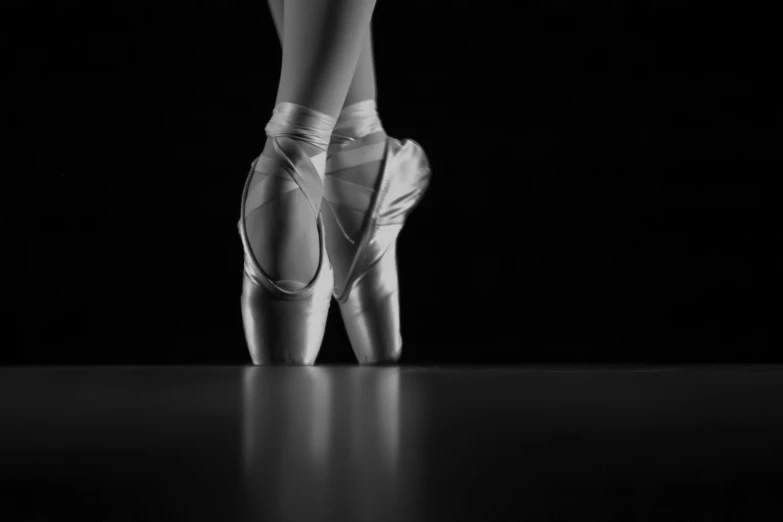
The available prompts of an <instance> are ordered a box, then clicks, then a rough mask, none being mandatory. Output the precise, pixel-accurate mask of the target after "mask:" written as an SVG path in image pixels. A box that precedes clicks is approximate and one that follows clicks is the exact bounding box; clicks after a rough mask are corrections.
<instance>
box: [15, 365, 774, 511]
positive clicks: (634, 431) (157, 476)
mask: <svg viewBox="0 0 783 522" xmlns="http://www.w3.org/2000/svg"><path fill="white" fill-rule="evenodd" d="M0 423H1V424H0V503H1V504H2V513H3V514H7V513H9V512H10V513H12V514H13V516H12V517H10V518H6V520H9V521H11V520H13V521H14V522H26V521H44V520H60V519H62V518H63V517H64V516H66V515H68V516H77V517H78V518H77V520H82V521H83V520H100V521H106V522H108V521H146V520H166V521H173V520H210V521H232V520H258V521H261V520H263V521H278V520H292V521H298V520H318V521H324V520H335V521H353V520H356V521H385V520H400V521H419V520H421V521H425V520H426V521H431V520H601V521H609V520H639V521H642V520H645V521H646V520H666V521H672V520H688V521H693V520H732V521H733V520H753V521H762V520H783V503H782V501H781V497H782V495H781V492H783V367H780V366H756V367H731V366H713V367H705V366H700V367H678V368H673V367H649V368H646V369H645V368H628V367H611V368H607V367H604V368H600V367H584V366H583V367H542V366H537V367H506V368H489V367H475V368H473V367H402V368H361V367H343V366H321V367H311V368H290V367H289V368H261V367H228V366H223V367H219V366H216V367H205V366H202V367H140V366H137V367H48V368H46V367H38V368H36V367H26V368H25V367H18V368H13V367H6V368H0ZM9 510H10V511H9Z"/></svg>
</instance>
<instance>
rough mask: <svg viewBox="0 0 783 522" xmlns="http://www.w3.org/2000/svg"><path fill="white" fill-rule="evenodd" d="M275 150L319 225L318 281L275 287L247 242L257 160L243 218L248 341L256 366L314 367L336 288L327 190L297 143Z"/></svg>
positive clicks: (282, 143)
mask: <svg viewBox="0 0 783 522" xmlns="http://www.w3.org/2000/svg"><path fill="white" fill-rule="evenodd" d="M274 146H275V147H274V148H275V152H276V154H277V155H278V156H279V157H280V158H282V160H283V166H282V167H281V168H282V169H283V170H285V172H286V173H287V174H288V175H289V176H290V177H291V178H292V179H293V180H294V181H295V182H296V183H297V185H298V186H299V189H300V190H302V192H304V195H305V197H306V198H307V200H308V201H309V203H310V207H311V208H312V210H313V215H314V216H315V219H316V224H317V226H318V236H319V240H318V242H319V249H320V259H319V261H318V268H317V270H316V274H315V277H314V279H313V280H312V281H311V282H310V283H308V284H307V285H306V286H305V287H304V288H301V289H298V290H293V291H292V289H291V288H288V289H286V288H283V287H285V286H286V285H285V284H284V283H283V282H278V283H277V284H276V283H275V282H273V281H272V280H271V279H270V278H269V276H267V275H266V274H265V273H264V271H263V269H262V268H261V267H260V266H259V264H258V261H257V260H256V258H255V256H254V255H253V251H252V249H251V247H250V243H249V241H248V238H247V229H246V223H245V202H246V201H247V196H248V190H249V188H250V180H251V179H252V178H253V172H254V170H255V167H256V163H258V158H256V160H255V161H254V162H253V165H252V167H251V169H250V174H249V175H248V177H247V180H246V181H245V188H244V190H243V191H242V213H241V217H240V219H239V235H240V237H241V238H242V246H243V248H244V253H245V266H244V277H243V282H242V320H243V323H244V328H245V339H246V340H247V346H248V350H249V351H250V357H251V358H252V359H253V364H258V365H261V364H293V365H312V364H314V363H315V358H316V356H317V355H318V351H319V350H320V348H321V341H322V340H323V335H324V329H325V328H326V317H327V314H328V312H329V304H330V303H331V299H332V295H331V292H332V287H333V285H334V277H333V274H332V267H331V265H330V264H329V259H328V256H327V252H326V242H325V240H324V225H323V222H322V220H321V217H320V205H321V201H322V197H323V185H322V182H321V177H320V176H319V174H318V172H317V171H316V169H315V167H314V166H313V163H312V161H311V160H310V158H308V157H307V156H306V155H305V154H304V152H303V151H302V150H301V149H300V148H299V146H298V145H297V144H296V142H295V141H294V140H292V139H290V138H274ZM272 197H274V196H272ZM269 199H271V197H270V198H269Z"/></svg>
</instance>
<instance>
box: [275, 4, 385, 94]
mask: <svg viewBox="0 0 783 522" xmlns="http://www.w3.org/2000/svg"><path fill="white" fill-rule="evenodd" d="M268 1H269V11H270V12H271V13H272V19H273V21H274V24H275V29H276V30H277V37H278V38H279V39H280V42H281V44H282V42H283V31H284V27H283V23H284V19H285V12H284V11H285V6H284V4H285V1H284V0H268ZM376 96H377V84H376V81H375V60H374V57H373V49H372V28H371V27H370V23H368V24H367V35H366V36H365V37H364V39H363V41H362V53H361V55H360V56H359V61H358V62H357V64H356V69H355V70H354V73H353V78H352V79H351V86H350V87H349V89H348V94H347V95H346V97H345V102H344V103H343V107H348V106H349V105H353V104H354V103H357V102H360V101H364V100H374V99H375V98H376Z"/></svg>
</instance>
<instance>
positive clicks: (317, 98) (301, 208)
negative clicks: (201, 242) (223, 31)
mask: <svg viewBox="0 0 783 522" xmlns="http://www.w3.org/2000/svg"><path fill="white" fill-rule="evenodd" d="M375 1H376V0H284V2H283V11H284V12H285V13H286V16H285V18H284V19H283V20H280V21H278V20H277V19H276V20H275V25H276V27H278V31H280V28H282V36H283V38H282V39H281V40H282V47H283V64H282V70H281V73H280V83H279V84H278V92H277V98H276V101H275V103H279V102H290V103H294V104H297V105H302V106H304V107H308V108H310V109H312V110H315V111H318V112H321V113H324V114H326V115H328V116H331V117H333V118H335V119H336V118H337V116H338V115H339V114H340V110H341V109H342V107H343V104H344V102H345V100H346V96H347V95H348V92H349V90H350V87H351V83H352V79H353V76H354V71H355V70H356V65H357V62H358V61H359V57H360V55H361V54H362V50H363V49H362V45H363V43H364V42H365V40H366V37H367V32H368V31H367V29H368V27H369V25H370V19H371V18H372V12H373V9H374V8H375ZM278 7H279V6H278ZM270 8H272V5H271V4H270ZM272 12H273V13H274V8H272ZM278 24H279V25H278ZM300 147H301V149H302V151H303V152H304V153H305V154H307V155H308V156H311V157H312V156H315V155H317V154H319V153H322V152H324V151H323V150H321V149H319V148H318V147H316V146H315V145H311V144H309V143H305V142H301V143H300ZM262 154H263V155H265V156H269V157H273V156H274V154H275V153H274V145H273V142H272V140H271V139H269V138H267V140H266V143H265V146H264V151H263V153H262ZM247 228H248V236H249V237H250V238H251V246H252V248H253V251H254V253H255V254H256V257H257V258H258V261H259V263H260V264H261V266H262V267H263V268H264V270H265V271H266V272H267V274H268V275H269V276H270V278H272V279H273V280H286V281H288V280H291V281H299V282H303V283H304V282H307V281H310V280H311V279H312V278H313V277H314V276H315V273H316V270H317V267H318V261H319V259H320V251H319V248H318V245H319V235H318V230H317V228H316V226H315V221H314V219H313V215H312V210H311V209H310V206H309V203H308V201H307V199H306V198H305V196H304V194H303V193H302V192H301V191H299V190H294V191H291V192H288V193H286V194H285V195H283V196H281V197H280V198H278V199H276V200H274V201H271V202H269V203H267V204H266V205H264V206H263V207H262V208H260V209H258V210H257V211H256V212H254V213H253V214H251V215H250V216H249V218H248V219H247Z"/></svg>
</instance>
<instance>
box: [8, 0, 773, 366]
mask: <svg viewBox="0 0 783 522" xmlns="http://www.w3.org/2000/svg"><path fill="white" fill-rule="evenodd" d="M512 6H513V8H512ZM2 10H3V25H6V26H7V27H6V29H7V31H4V33H3V34H4V35H5V36H4V38H5V40H6V47H7V48H8V49H10V50H11V53H10V55H9V57H8V58H7V60H5V65H4V68H5V70H6V72H7V75H6V77H5V79H4V80H3V86H2V92H3V96H2V103H3V111H4V112H5V114H6V116H5V117H4V125H7V127H8V130H10V131H11V132H10V138H7V139H6V143H5V148H6V152H4V153H3V160H2V161H3V162H4V163H5V168H4V172H5V174H4V175H3V177H4V179H3V186H4V189H3V192H4V200H5V201H4V202H3V203H4V204H3V215H2V221H3V236H4V256H3V257H4V260H5V262H6V263H7V266H8V268H7V269H6V270H5V273H6V281H5V288H6V291H5V292H3V293H4V300H5V301H6V305H10V306H6V309H7V312H6V316H5V317H6V320H7V322H6V326H5V327H4V328H5V331H6V332H7V333H6V335H5V336H4V337H5V339H6V340H7V341H6V342H5V343H4V346H3V348H2V350H1V351H0V353H1V354H2V355H0V357H2V362H3V363H6V364H36V363H46V364H69V363H74V364H92V363H95V364H98V363H100V364H115V363H116V364H120V363H134V364H135V363H139V364H141V363H155V364H161V363H183V364H184V363H199V364H203V363H218V364H221V363H225V364H248V363H249V362H250V359H249V356H248V354H247V351H246V348H245V345H244V338H243V334H242V325H241V317H240V313H239V296H240V291H241V274H242V272H241V271H242V248H241V243H240V240H239V237H238V235H237V230H236V223H237V220H238V218H239V205H240V195H241V190H242V186H243V183H244V180H245V176H246V174H247V171H248V168H249V166H250V162H251V161H252V159H253V158H254V157H255V156H256V155H258V154H259V152H260V150H261V148H262V146H263V141H264V139H265V136H264V130H263V128H264V125H265V123H266V122H267V120H268V119H269V117H270V116H271V111H272V108H273V106H274V98H275V92H276V89H277V81H278V74H279V68H280V53H281V49H280V46H279V43H278V41H277V36H276V34H275V31H274V26H273V23H272V19H271V17H270V15H269V11H268V7H267V4H266V2H264V1H263V0H258V1H257V2H240V1H226V0H220V1H217V0H211V1H202V2H193V1H188V2H182V1H180V2H151V1H135V2H126V3H117V2H114V3H112V2H104V3H101V4H86V3H81V4H80V3H78V2H76V3H74V2H68V3H60V4H58V5H50V6H43V5H40V4H36V5H33V4H31V3H30V4H24V5H11V4H4V6H3V7H2ZM776 20H777V18H774V17H772V16H771V15H770V14H769V13H763V12H760V11H754V10H753V9H751V8H750V7H749V6H748V4H741V3H740V2H736V3H735V5H728V4H724V5H719V4H715V3H711V2H682V1H658V2H643V1H627V2H619V1H609V0H604V1H602V2H579V1H575V0H574V1H546V2H545V1H533V2H499V1H496V2H464V1H459V2H436V1H423V0H406V1H400V0H398V1H390V0H380V1H379V2H378V5H377V8H376V12H375V16H374V19H373V29H374V42H375V53H376V63H377V76H378V106H379V113H380V115H381V118H382V121H383V123H384V126H385V128H386V129H387V131H388V132H389V134H390V135H392V136H395V137H397V138H400V139H405V138H411V139H414V140H416V141H418V142H419V143H421V144H422V145H423V147H424V149H425V151H426V152H427V154H428V156H429V158H430V162H431V165H432V168H433V184H432V186H431V188H430V190H429V192H428V194H427V196H426V197H425V199H424V201H423V202H422V204H421V206H420V207H419V208H418V209H417V210H416V211H415V212H414V214H413V215H412V216H411V218H410V220H409V221H408V224H407V226H406V228H405V230H404V231H403V232H402V235H401V236H400V243H399V252H400V256H399V263H400V274H401V282H402V297H401V298H402V307H403V318H402V320H403V337H404V340H405V348H404V358H403V362H410V363H426V362H520V363H524V362H537V361H551V362H566V361H568V362H589V361H596V362H607V361H611V362H669V361H678V362H687V361H700V362H722V361H735V362H740V361H741V362H758V361H781V359H782V358H781V356H780V350H779V348H778V345H779V344H780V335H779V332H778V324H779V317H780V314H779V310H778V309H779V302H780V280H781V264H780V261H781V259H780V257H781V256H780V254H781V234H780V228H779V226H778V225H777V223H776V222H775V219H774V218H775V217H776V214H775V210H776V207H777V204H778V199H779V196H778V193H776V192H774V191H773V190H772V187H773V186H774V181H775V180H776V178H778V177H780V174H781V168H780V167H781V161H780V143H781V142H780V138H781V136H780V133H779V121H780V120H779V117H780V110H779V96H780V92H781V91H780V89H779V85H777V84H776V83H775V82H774V81H773V79H774V78H775V77H776V75H777V72H778V69H779V56H777V54H776V53H775V52H774V50H773V44H774V43H775V41H776V40H777V38H776V35H777V33H778V29H777V27H775V24H776V23H777V22H776ZM352 361H353V355H352V353H351V351H350V347H349V345H348V342H347V337H346V335H345V333H344V330H343V326H342V323H341V320H340V317H339V312H338V310H337V308H336V307H333V308H332V313H331V315H330V318H329V323H328V325H327V333H326V337H325V339H324V345H323V348H322V351H321V355H320V356H319V362H320V363H330V362H337V363H342V362H352Z"/></svg>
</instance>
